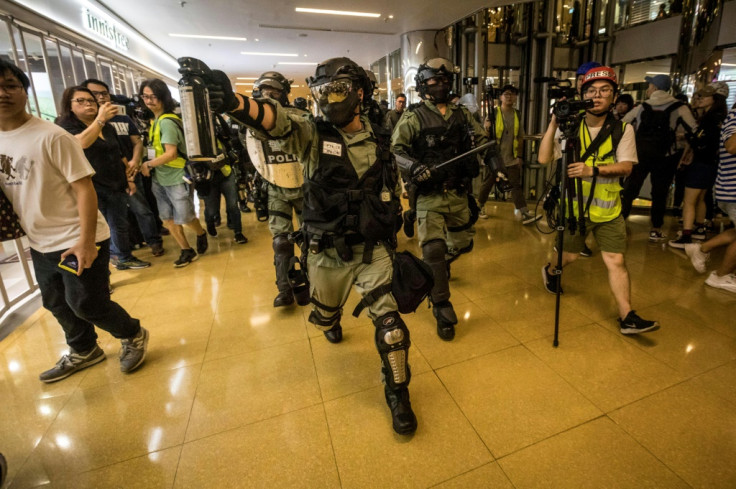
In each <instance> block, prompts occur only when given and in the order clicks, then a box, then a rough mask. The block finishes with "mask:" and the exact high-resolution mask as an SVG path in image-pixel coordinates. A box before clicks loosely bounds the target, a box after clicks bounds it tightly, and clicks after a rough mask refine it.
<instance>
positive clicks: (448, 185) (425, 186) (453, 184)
mask: <svg viewBox="0 0 736 489" xmlns="http://www.w3.org/2000/svg"><path fill="white" fill-rule="evenodd" d="M467 189H468V185H467V183H466V180H465V179H464V178H448V179H447V180H443V181H438V182H427V183H420V184H419V185H418V186H417V194H418V195H430V194H436V193H447V192H449V191H450V190H455V191H456V192H458V193H463V192H466V191H467Z"/></svg>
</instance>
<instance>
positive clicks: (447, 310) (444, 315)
mask: <svg viewBox="0 0 736 489" xmlns="http://www.w3.org/2000/svg"><path fill="white" fill-rule="evenodd" d="M432 314H434V318H435V319H436V320H437V335H438V336H439V337H440V338H442V339H443V340H445V341H452V339H453V338H455V325H456V324H457V316H456V315H455V310H454V309H453V308H452V304H451V303H450V301H442V302H438V303H436V304H434V305H433V306H432Z"/></svg>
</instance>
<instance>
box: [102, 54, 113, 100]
mask: <svg viewBox="0 0 736 489" xmlns="http://www.w3.org/2000/svg"><path fill="white" fill-rule="evenodd" d="M99 59H100V64H99V66H98V67H99V70H98V71H99V72H100V75H102V78H100V80H102V81H104V82H105V83H107V86H109V87H110V90H111V91H112V93H117V87H116V86H115V82H114V80H115V78H114V77H113V74H112V62H111V61H110V60H108V59H106V58H103V57H102V56H100V58H99ZM103 60H104V61H103Z"/></svg>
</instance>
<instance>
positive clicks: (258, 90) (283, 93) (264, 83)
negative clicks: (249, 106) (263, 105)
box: [253, 71, 293, 105]
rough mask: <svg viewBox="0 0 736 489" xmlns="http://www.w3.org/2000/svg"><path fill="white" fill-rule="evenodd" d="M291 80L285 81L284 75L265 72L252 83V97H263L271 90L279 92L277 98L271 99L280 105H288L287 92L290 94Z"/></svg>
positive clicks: (275, 72)
mask: <svg viewBox="0 0 736 489" xmlns="http://www.w3.org/2000/svg"><path fill="white" fill-rule="evenodd" d="M292 82H293V80H287V79H286V77H285V76H284V75H282V74H281V73H279V72H277V71H267V72H265V73H263V74H262V75H261V76H260V77H258V79H257V80H256V81H255V82H254V83H253V97H254V98H259V97H264V96H266V95H264V92H265V93H268V92H269V89H271V90H278V91H279V92H280V94H279V96H278V97H271V98H274V99H275V100H278V101H279V103H280V104H281V105H289V97H288V95H289V92H291V83H292Z"/></svg>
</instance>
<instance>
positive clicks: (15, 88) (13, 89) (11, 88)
mask: <svg viewBox="0 0 736 489" xmlns="http://www.w3.org/2000/svg"><path fill="white" fill-rule="evenodd" d="M22 88H23V85H16V84H10V85H0V90H2V91H3V92H5V93H18V92H20V91H21V89H22Z"/></svg>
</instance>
